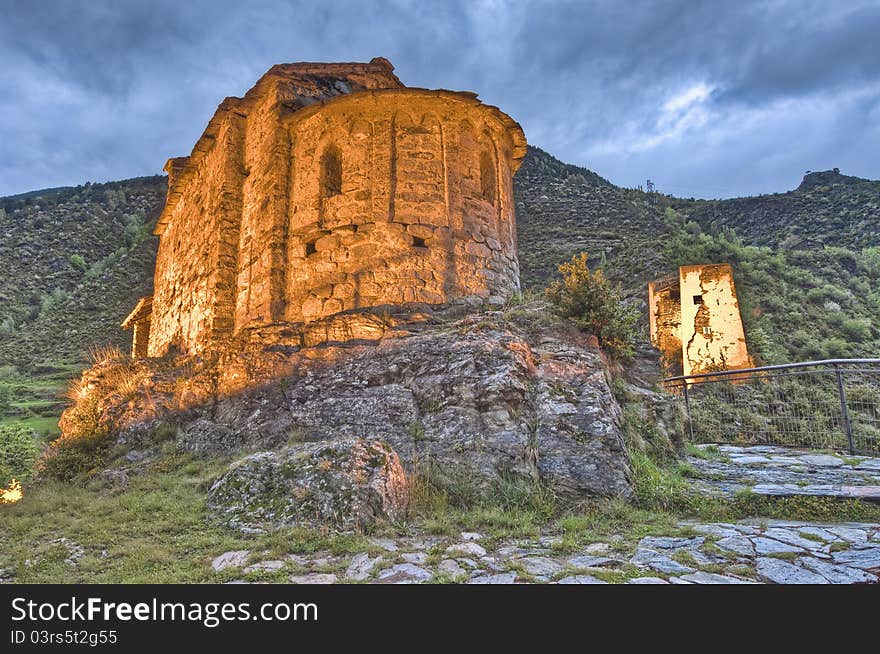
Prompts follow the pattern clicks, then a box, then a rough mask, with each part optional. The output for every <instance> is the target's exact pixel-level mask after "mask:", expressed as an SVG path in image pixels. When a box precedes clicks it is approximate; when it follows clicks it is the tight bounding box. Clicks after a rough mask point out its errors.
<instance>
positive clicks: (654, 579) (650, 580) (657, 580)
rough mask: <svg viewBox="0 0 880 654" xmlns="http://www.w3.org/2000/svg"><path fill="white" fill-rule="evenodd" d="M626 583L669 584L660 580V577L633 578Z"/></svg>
mask: <svg viewBox="0 0 880 654" xmlns="http://www.w3.org/2000/svg"><path fill="white" fill-rule="evenodd" d="M626 583H628V584H644V585H648V584H668V583H669V582H668V581H666V580H665V579H661V578H660V577H634V578H633V579H630V580H629V581H627V582H626Z"/></svg>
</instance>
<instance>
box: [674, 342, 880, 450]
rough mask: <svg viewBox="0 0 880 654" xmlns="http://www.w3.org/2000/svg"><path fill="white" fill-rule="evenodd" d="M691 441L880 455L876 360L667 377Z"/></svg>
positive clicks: (879, 389)
mask: <svg viewBox="0 0 880 654" xmlns="http://www.w3.org/2000/svg"><path fill="white" fill-rule="evenodd" d="M663 384H664V386H665V387H666V388H667V389H668V390H669V391H671V392H673V393H674V394H676V395H678V396H679V397H681V398H682V399H683V401H684V403H685V407H686V410H687V421H688V429H689V432H690V437H691V440H693V441H694V442H713V443H717V442H724V443H736V444H773V445H788V446H792V447H808V448H817V449H831V450H848V451H849V452H851V453H853V454H856V453H860V454H880V359H827V360H824V361H805V362H802V363H789V364H784V365H778V366H764V367H761V368H745V369H741V370H724V371H718V372H708V373H702V374H698V375H684V376H680V377H670V378H668V379H666V380H664V381H663Z"/></svg>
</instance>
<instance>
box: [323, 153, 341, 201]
mask: <svg viewBox="0 0 880 654" xmlns="http://www.w3.org/2000/svg"><path fill="white" fill-rule="evenodd" d="M340 193H342V153H341V152H340V151H339V148H337V147H336V146H335V145H330V146H327V148H326V149H325V150H324V154H322V155H321V198H331V197H333V196H334V195H339V194H340Z"/></svg>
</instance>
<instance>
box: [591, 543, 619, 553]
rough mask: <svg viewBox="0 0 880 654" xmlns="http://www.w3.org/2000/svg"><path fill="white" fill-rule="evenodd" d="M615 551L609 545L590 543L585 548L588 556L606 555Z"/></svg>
mask: <svg viewBox="0 0 880 654" xmlns="http://www.w3.org/2000/svg"><path fill="white" fill-rule="evenodd" d="M613 550H614V548H613V547H611V545H609V544H608V543H590V544H589V545H587V546H586V547H585V548H584V552H586V553H587V554H605V553H606V552H611V551H613Z"/></svg>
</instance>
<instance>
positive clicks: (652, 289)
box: [648, 264, 752, 376]
mask: <svg viewBox="0 0 880 654" xmlns="http://www.w3.org/2000/svg"><path fill="white" fill-rule="evenodd" d="M648 306H649V321H650V329H651V341H652V342H653V343H654V345H655V346H656V347H657V348H658V349H659V350H660V351H661V352H662V353H663V358H664V361H665V364H666V369H667V373H668V375H670V376H673V375H693V374H699V373H706V372H715V371H718V370H738V369H742V368H749V367H751V366H752V360H751V357H750V356H749V352H748V348H747V347H746V337H745V331H744V329H743V324H742V317H741V315H740V311H739V302H738V300H737V296H736V286H735V285H734V282H733V269H732V268H731V267H730V265H729V264H709V265H698V266H682V267H681V268H680V269H679V275H678V279H677V280H676V279H667V280H660V281H655V282H651V283H650V284H648Z"/></svg>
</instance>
